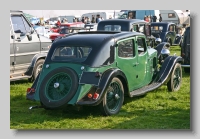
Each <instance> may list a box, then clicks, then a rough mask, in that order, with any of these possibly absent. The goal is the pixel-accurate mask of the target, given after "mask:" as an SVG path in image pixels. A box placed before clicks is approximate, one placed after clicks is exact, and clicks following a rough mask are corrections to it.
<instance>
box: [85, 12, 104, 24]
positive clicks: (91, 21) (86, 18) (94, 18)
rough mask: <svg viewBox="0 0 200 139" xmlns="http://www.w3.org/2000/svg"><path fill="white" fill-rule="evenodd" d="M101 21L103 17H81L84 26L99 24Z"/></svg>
mask: <svg viewBox="0 0 200 139" xmlns="http://www.w3.org/2000/svg"><path fill="white" fill-rule="evenodd" d="M101 20H104V19H103V17H101V16H100V15H99V14H97V15H96V17H95V15H92V19H90V18H89V17H84V16H83V17H82V20H81V21H82V22H83V23H85V24H90V23H99V22H100V21H101Z"/></svg>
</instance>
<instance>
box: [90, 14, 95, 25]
mask: <svg viewBox="0 0 200 139" xmlns="http://www.w3.org/2000/svg"><path fill="white" fill-rule="evenodd" d="M91 23H96V22H95V17H94V15H92V21H91Z"/></svg>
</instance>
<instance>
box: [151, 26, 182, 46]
mask: <svg viewBox="0 0 200 139" xmlns="http://www.w3.org/2000/svg"><path fill="white" fill-rule="evenodd" d="M177 28H178V27H177V26H176V24H175V23H172V22H170V23H168V22H152V23H151V33H152V35H153V36H154V37H156V38H160V39H161V41H162V42H168V43H169V44H170V45H171V46H172V45H179V46H180V45H181V42H182V36H180V35H177V34H178V32H177Z"/></svg>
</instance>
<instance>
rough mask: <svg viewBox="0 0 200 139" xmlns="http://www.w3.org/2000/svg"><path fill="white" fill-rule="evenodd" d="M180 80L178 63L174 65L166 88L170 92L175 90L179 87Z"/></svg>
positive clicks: (180, 69)
mask: <svg viewBox="0 0 200 139" xmlns="http://www.w3.org/2000/svg"><path fill="white" fill-rule="evenodd" d="M181 81H182V68H181V65H180V64H179V63H176V65H175V66H174V68H173V70H172V73H171V77H170V80H169V81H168V82H167V89H168V91H170V92H175V91H178V90H179V89H180V86H181Z"/></svg>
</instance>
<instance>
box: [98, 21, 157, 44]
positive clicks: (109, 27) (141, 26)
mask: <svg viewBox="0 0 200 139" xmlns="http://www.w3.org/2000/svg"><path fill="white" fill-rule="evenodd" d="M150 29H151V28H150V24H149V23H148V22H146V21H144V20H140V19H109V20H103V21H100V22H99V23H98V26H97V30H98V31H100V30H104V31H130V32H135V31H136V32H140V33H144V34H145V36H146V40H147V42H148V45H149V46H151V47H155V46H156V42H155V39H156V38H155V37H154V36H152V35H151V30H150Z"/></svg>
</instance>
